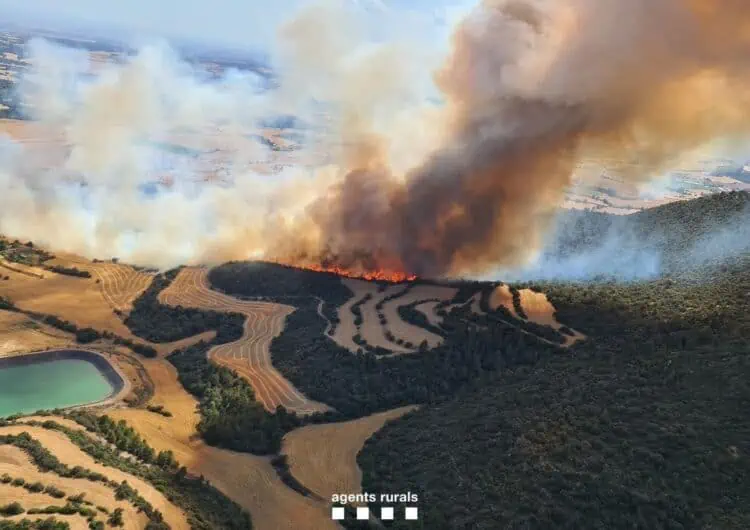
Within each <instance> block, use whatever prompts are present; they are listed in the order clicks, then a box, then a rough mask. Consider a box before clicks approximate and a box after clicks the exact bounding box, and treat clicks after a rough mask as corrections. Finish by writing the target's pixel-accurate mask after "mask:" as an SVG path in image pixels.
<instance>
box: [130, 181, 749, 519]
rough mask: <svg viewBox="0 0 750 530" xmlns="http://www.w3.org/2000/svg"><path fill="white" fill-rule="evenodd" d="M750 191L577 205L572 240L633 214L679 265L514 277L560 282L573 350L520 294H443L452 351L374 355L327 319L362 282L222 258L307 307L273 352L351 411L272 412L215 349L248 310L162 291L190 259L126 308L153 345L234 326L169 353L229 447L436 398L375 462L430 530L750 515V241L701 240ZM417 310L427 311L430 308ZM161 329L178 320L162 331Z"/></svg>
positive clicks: (310, 389) (383, 442)
mask: <svg viewBox="0 0 750 530" xmlns="http://www.w3.org/2000/svg"><path fill="white" fill-rule="evenodd" d="M748 204H750V201H749V200H748V194H743V193H732V194H722V195H717V196H712V197H708V198H704V199H699V200H696V201H690V202H685V203H674V204H670V205H666V206H664V207H660V208H656V209H652V210H648V211H644V212H642V213H639V214H635V215H633V216H629V217H627V218H622V217H613V216H604V215H601V214H594V213H590V212H587V213H584V214H580V215H577V216H576V217H575V219H574V220H573V221H572V225H571V226H573V228H572V229H570V230H568V232H567V239H566V238H564V237H563V238H560V239H559V241H558V247H557V248H555V249H553V251H554V252H557V253H558V254H560V255H571V254H575V253H576V252H579V251H581V250H585V249H587V248H594V247H596V245H597V244H598V242H599V241H600V240H601V238H603V237H606V236H607V234H610V233H611V231H612V230H613V229H616V230H617V231H618V232H620V233H628V234H630V235H631V236H632V237H634V238H635V239H636V240H637V241H639V242H641V243H643V245H644V248H653V249H656V250H658V251H659V252H660V253H661V254H662V256H663V259H664V274H663V275H662V276H661V277H659V278H657V279H654V280H650V281H640V282H615V281H609V280H604V279H602V280H600V281H597V282H591V283H561V282H535V283H533V284H531V283H527V284H517V285H513V286H511V287H512V288H511V291H512V293H513V294H514V302H516V304H515V305H518V299H517V298H518V297H517V289H519V288H524V287H525V288H532V289H537V290H541V291H543V292H545V293H547V295H548V296H549V298H550V300H551V301H552V302H553V304H554V305H555V307H556V308H557V312H558V314H557V317H558V320H560V321H561V322H563V323H565V324H566V325H568V326H570V327H572V328H574V329H577V330H579V331H582V332H583V333H585V334H587V335H588V337H589V338H588V340H586V341H584V342H582V343H578V344H576V345H575V346H573V347H572V348H570V349H562V348H560V347H558V346H555V344H559V343H561V342H562V341H563V339H564V337H563V335H562V334H561V333H559V332H555V331H554V330H551V329H549V328H544V327H539V326H535V325H534V324H533V323H528V322H526V323H524V322H522V321H518V320H517V319H514V318H513V316H512V315H511V314H510V313H509V312H507V311H504V310H502V309H501V310H498V311H494V312H491V313H490V314H488V315H483V316H477V315H474V314H473V313H472V312H471V311H470V310H469V309H468V308H467V307H463V308H460V307H459V308H454V309H453V310H451V311H450V312H447V311H446V309H445V307H446V306H445V305H443V306H442V307H443V309H442V311H443V314H444V315H443V316H444V322H443V324H442V326H441V327H440V328H439V329H436V330H435V331H439V332H440V334H441V335H443V336H444V337H445V342H444V343H443V344H442V345H441V346H439V347H438V348H435V349H433V350H431V351H429V353H426V354H425V353H422V354H416V355H405V356H396V357H385V358H379V357H378V356H377V355H374V353H373V352H365V353H363V354H359V355H356V354H352V353H351V352H349V351H348V350H346V349H344V348H341V347H340V346H338V345H337V344H336V343H335V342H333V341H332V340H331V339H330V338H329V337H326V336H325V335H324V333H323V331H324V329H325V326H326V322H325V321H324V319H322V318H321V317H320V315H319V314H318V308H319V307H320V306H319V304H320V303H321V300H322V301H324V303H323V305H322V311H323V313H324V314H325V315H326V316H327V317H328V318H329V319H330V320H332V321H333V323H334V325H335V323H336V321H335V318H334V317H335V312H336V308H337V307H338V306H340V305H341V304H342V303H343V302H344V301H345V300H347V299H348V298H349V297H350V296H351V293H350V292H349V291H348V289H346V288H345V287H344V286H343V284H342V283H341V282H340V280H339V279H338V278H337V277H335V276H333V275H327V274H321V273H316V272H311V271H301V270H298V269H293V268H289V267H283V266H279V265H274V264H268V263H244V262H235V263H229V264H226V265H222V266H220V267H217V268H215V269H212V271H211V272H210V274H209V280H210V281H211V283H212V286H213V288H215V289H218V290H220V291H222V292H225V293H227V294H230V295H234V296H238V297H248V298H260V299H267V300H272V301H278V302H284V303H290V304H292V305H294V306H295V307H296V308H297V309H296V311H294V312H293V313H292V314H291V315H290V316H289V317H287V322H286V327H285V328H284V331H283V332H282V333H281V335H280V336H279V337H277V338H276V339H274V341H273V342H272V344H271V353H272V357H273V363H274V365H275V366H276V367H277V369H278V370H279V371H280V372H281V373H282V374H283V375H284V376H285V377H286V378H288V379H289V380H290V381H291V382H292V383H293V384H294V385H295V386H296V387H297V388H299V389H300V390H301V391H302V392H304V393H305V394H306V395H308V396H309V397H310V398H312V399H315V400H318V401H322V402H325V403H327V404H329V405H331V406H333V407H334V408H335V412H332V413H328V414H325V415H316V416H313V417H310V418H305V419H303V418H298V417H296V416H295V415H293V414H288V413H286V412H284V411H281V410H279V411H277V413H276V414H268V413H267V412H266V411H264V410H263V409H262V407H261V406H260V405H259V404H258V403H257V402H255V399H254V395H253V392H252V388H250V386H249V385H248V384H247V383H246V382H245V381H244V380H243V379H242V378H240V377H238V376H236V375H235V374H233V373H232V372H231V371H229V370H226V369H223V368H219V367H216V366H214V365H212V364H211V363H210V362H208V361H207V360H206V352H207V350H208V348H210V347H211V346H212V345H213V344H218V343H220V342H226V341H228V340H235V339H236V338H237V337H238V336H239V335H238V333H241V323H242V322H241V318H242V317H241V316H240V315H234V316H233V315H226V314H219V313H216V314H214V312H210V311H201V310H186V309H184V308H165V306H161V305H160V304H159V303H158V301H157V296H158V292H159V291H160V290H161V289H163V288H165V287H166V286H167V285H168V284H169V281H171V278H173V274H172V275H171V276H170V275H166V276H161V277H160V280H159V282H154V284H153V285H152V286H151V288H150V289H149V290H148V291H147V292H146V293H144V295H143V296H142V297H141V298H140V299H139V301H138V302H137V303H136V306H137V310H135V311H134V312H133V313H131V316H130V318H129V319H128V321H127V322H128V325H129V326H130V327H131V329H132V330H133V331H134V332H136V334H140V335H141V336H144V337H146V338H151V339H152V340H154V339H155V338H158V339H160V340H175V339H176V338H182V337H184V336H188V335H191V334H195V333H197V332H200V331H205V330H206V329H221V330H223V331H222V332H221V333H220V334H219V335H218V336H217V337H216V338H215V339H214V340H213V341H212V342H211V343H200V344H197V345H195V346H192V347H190V348H187V349H185V350H182V351H179V352H177V353H175V354H174V355H173V356H171V357H170V361H171V362H172V363H173V364H175V366H176V367H177V369H178V372H179V374H180V379H181V381H182V383H183V384H184V385H185V387H186V388H187V389H188V390H189V391H190V392H192V393H193V394H195V395H196V396H198V398H199V399H200V402H201V413H202V422H201V427H200V429H201V433H202V435H203V436H204V438H206V439H207V440H208V441H209V442H210V443H212V444H216V445H220V446H224V447H229V448H233V449H236V450H242V451H251V452H261V453H273V452H275V451H276V450H277V449H278V444H279V442H280V440H281V437H282V436H283V434H284V433H285V432H288V430H290V429H292V428H295V427H297V426H299V425H301V424H302V423H304V422H308V421H332V420H340V419H347V418H353V417H359V416H362V415H366V414H369V413H372V412H376V411H379V410H384V409H388V408H392V407H395V406H399V405H404V404H413V403H421V404H423V405H426V406H423V407H422V408H421V409H420V410H419V411H417V412H415V413H412V414H410V415H408V416H407V417H405V418H403V419H401V420H398V421H396V422H394V423H393V424H391V425H389V426H387V427H386V428H385V429H384V430H383V431H381V432H380V433H378V434H377V435H376V436H375V437H374V438H373V439H372V440H370V441H369V442H368V444H367V445H366V448H365V450H364V451H363V452H362V453H361V454H360V457H359V461H360V465H361V467H362V469H363V472H364V489H365V490H366V491H416V492H419V493H420V499H421V502H420V509H421V513H422V519H421V521H420V525H421V526H422V527H423V528H430V529H433V528H434V529H441V528H445V529H463V528H466V529H470V528H471V529H474V528H476V529H482V528H488V529H489V528H550V527H555V528H571V529H572V528H576V529H577V528H709V527H710V528H746V527H750V526H749V525H748V523H750V519H749V518H748V517H750V516H749V515H748V514H750V509H748V506H750V502H748V501H750V498H748V495H749V494H748V491H747V489H746V488H743V487H742V486H743V485H744V484H747V483H750V480H748V479H750V477H748V473H747V472H748V469H747V463H746V458H744V456H743V455H746V454H748V452H749V451H750V446H749V445H748V442H747V440H749V439H750V438H749V437H748V434H750V432H748V429H750V421H748V418H747V412H746V411H747V410H748V408H747V405H748V404H749V403H750V393H749V392H748V390H749V389H748V384H747V381H750V378H749V377H748V376H750V373H748V366H749V365H748V362H747V361H746V359H747V353H749V351H750V347H749V346H748V338H750V330H749V328H748V326H750V317H748V316H747V315H748V311H747V309H748V305H749V304H750V272H749V271H750V265H748V260H747V258H746V256H742V255H740V256H739V257H736V258H734V259H731V260H722V261H721V263H714V262H713V261H712V260H711V259H706V260H703V261H702V262H701V263H700V266H699V267H696V266H695V260H691V261H689V262H686V261H684V260H683V256H684V254H683V251H684V249H689V248H694V247H695V246H696V245H700V243H701V241H703V240H704V239H705V238H706V236H707V235H708V234H710V233H711V232H712V231H713V230H715V229H716V228H717V227H720V226H721V225H722V224H724V223H727V222H731V221H732V220H736V218H737V216H738V215H740V214H741V213H743V212H745V211H747V208H748ZM613 227H615V228H613ZM709 258H710V256H709ZM458 287H459V292H458V294H457V295H456V297H455V298H454V300H453V302H454V303H457V302H465V301H468V300H469V299H470V298H471V297H472V295H474V294H475V293H477V292H481V293H482V305H483V307H485V308H486V307H487V297H488V293H489V290H490V286H489V285H488V284H481V283H476V282H467V283H461V284H458ZM400 313H401V315H402V317H403V318H405V319H406V320H407V321H410V322H412V323H415V324H417V325H425V322H424V319H423V318H422V317H420V315H421V314H420V313H419V312H417V311H416V310H414V308H413V307H405V308H401V310H400ZM162 324H164V329H166V330H168V331H167V332H163V331H152V330H151V328H152V327H157V326H158V327H159V328H161V327H162ZM518 328H522V329H526V330H527V331H530V332H532V333H534V334H537V335H541V336H542V337H544V338H545V339H548V340H549V341H550V342H551V343H548V342H544V341H541V340H539V339H537V338H535V337H533V336H530V335H527V334H524V333H522V332H521V331H520V330H519V329H518ZM561 331H563V333H565V332H566V331H565V329H563V330H561ZM399 524H401V525H403V524H404V523H398V522H396V523H393V526H394V527H398V525H399ZM413 527H414V525H413V524H412V525H411V526H410V528H413Z"/></svg>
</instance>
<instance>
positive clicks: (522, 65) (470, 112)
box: [293, 0, 750, 276]
mask: <svg viewBox="0 0 750 530" xmlns="http://www.w3.org/2000/svg"><path fill="white" fill-rule="evenodd" d="M436 82H437V84H438V86H439V87H440V88H441V90H442V91H443V93H444V95H445V99H446V102H447V103H446V104H447V105H448V106H449V109H450V118H449V119H450V128H451V131H452V133H451V135H450V141H449V142H448V143H447V144H446V145H443V146H436V150H435V151H434V153H433V154H432V155H431V156H430V157H429V158H428V159H427V160H425V161H424V163H423V164H421V165H420V166H419V167H416V168H414V169H413V170H411V171H410V172H409V173H408V174H407V175H406V176H405V178H404V179H397V178H395V177H394V175H393V174H392V172H391V170H390V169H389V168H388V167H387V164H386V162H385V161H384V160H383V157H381V156H379V150H378V148H377V146H378V139H377V138H369V139H368V141H367V142H365V143H361V144H359V145H356V146H355V147H354V148H353V149H354V150H353V153H354V154H353V155H352V156H350V164H351V166H350V168H349V172H348V174H347V176H346V178H345V179H344V180H343V182H342V183H341V184H340V185H339V186H338V187H337V188H336V189H333V190H329V193H328V194H327V195H325V196H324V197H323V198H321V199H320V200H318V201H317V202H316V203H315V204H314V206H313V207H312V208H311V209H310V212H309V213H310V219H309V220H308V221H309V222H311V223H313V224H314V225H315V226H316V228H317V231H318V233H319V234H321V238H320V242H319V244H318V248H316V249H314V250H313V251H312V252H308V253H307V254H306V255H304V256H295V257H294V258H293V259H297V260H316V261H318V262H321V261H324V262H326V263H334V264H337V265H340V266H343V267H360V268H363V269H373V268H384V269H389V270H402V271H406V272H410V273H415V274H418V275H423V276H440V275H446V274H461V273H479V272H482V271H484V270H486V269H487V268H489V267H492V266H496V265H506V266H507V265H516V264H519V263H520V262H522V261H523V260H525V259H526V258H528V257H529V255H530V253H532V252H533V251H534V250H535V249H537V248H538V247H539V245H540V244H541V240H542V236H543V234H544V232H545V229H546V228H548V226H549V223H550V219H551V217H552V214H553V213H554V211H555V209H556V208H557V207H558V206H559V204H560V202H561V200H562V197H563V194H564V191H565V190H566V188H567V187H568V186H569V185H570V184H571V178H572V175H573V173H574V170H575V168H576V165H577V164H578V163H579V162H581V161H583V160H591V159H594V160H599V161H601V163H602V164H603V165H605V166H607V169H608V170H609V171H618V172H619V173H620V174H621V175H622V176H623V177H625V178H627V179H630V180H631V181H633V182H637V181H640V180H646V179H648V178H649V177H651V176H652V175H653V174H654V172H655V171H658V170H661V169H664V168H667V167H668V166H669V164H670V162H672V161H673V160H675V159H676V158H677V157H679V156H680V155H681V154H684V153H685V152H686V151H689V150H691V149H694V148H697V147H699V146H701V145H703V144H705V143H706V142H709V141H711V140H713V139H716V138H721V137H729V138H737V137H742V136H744V135H746V134H747V133H748V130H750V120H749V119H748V118H749V117H750V112H749V111H750V93H749V92H748V91H749V90H750V9H748V4H747V1H746V0H722V1H716V0H628V1H627V2H624V1H622V0H568V1H546V2H545V1H541V0H540V1H531V0H508V1H503V0H495V1H489V0H488V1H485V2H484V3H482V4H481V5H480V6H479V7H478V8H477V9H476V11H475V12H474V13H472V14H471V15H470V16H469V17H468V18H467V19H466V20H465V21H464V22H463V23H462V24H461V26H460V27H459V28H458V29H457V31H456V34H455V36H454V48H453V51H452V55H451V57H450V58H449V60H448V62H447V64H446V65H445V67H444V69H443V70H442V71H440V72H438V73H437V74H436ZM308 248H309V247H308Z"/></svg>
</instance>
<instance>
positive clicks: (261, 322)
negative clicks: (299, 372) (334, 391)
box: [159, 268, 328, 414]
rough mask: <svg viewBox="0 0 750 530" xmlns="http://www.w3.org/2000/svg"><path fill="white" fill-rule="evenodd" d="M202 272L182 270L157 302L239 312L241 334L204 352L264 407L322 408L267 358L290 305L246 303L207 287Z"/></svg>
mask: <svg viewBox="0 0 750 530" xmlns="http://www.w3.org/2000/svg"><path fill="white" fill-rule="evenodd" d="M207 272H208V271H207V270H206V269H204V268H185V269H182V270H181V271H180V273H179V274H178V276H177V278H175V280H174V281H173V282H172V284H171V285H170V286H169V288H167V289H165V290H164V291H162V292H161V293H160V295H159V301H161V302H162V303H164V304H169V305H173V306H176V305H181V306H183V307H200V308H203V309H212V310H216V311H230V312H235V313H241V314H243V315H245V317H246V319H245V325H244V328H245V333H244V334H243V336H242V337H241V338H240V339H239V340H237V341H235V342H231V343H228V344H220V345H218V346H215V347H214V348H212V349H211V350H210V351H209V357H210V358H211V359H213V360H215V361H216V362H217V363H219V364H222V365H224V366H227V367H229V368H231V369H232V370H234V371H236V372H237V373H238V374H240V375H241V376H243V377H244V378H246V379H247V380H248V381H249V382H250V384H251V385H252V387H253V389H254V390H255V394H256V397H257V399H258V401H260V402H261V403H262V404H263V406H264V407H265V408H266V409H267V410H269V411H275V410H276V407H278V406H279V405H281V406H283V407H284V408H286V409H288V410H293V411H295V412H297V413H299V414H310V413H313V412H321V411H325V410H328V407H327V406H326V405H324V404H322V403H318V402H316V401H312V400H309V399H307V398H306V397H305V396H303V395H302V393H300V392H299V391H298V390H297V389H296V388H294V386H293V385H292V384H291V383H290V382H289V381H287V380H286V379H285V378H284V377H283V376H282V375H281V374H280V373H279V372H278V371H277V370H276V369H275V368H274V367H273V364H272V362H271V352H270V349H269V348H270V345H271V341H272V340H273V338H274V337H276V336H278V335H279V334H280V333H281V331H282V329H283V327H284V321H285V319H286V317H287V315H289V314H290V313H291V312H292V311H294V308H293V307H291V306H287V305H282V304H274V303H269V302H247V301H243V300H238V299H236V298H232V297H231V296H227V295H225V294H222V293H218V292H216V291H213V290H211V288H210V286H209V285H208V279H207Z"/></svg>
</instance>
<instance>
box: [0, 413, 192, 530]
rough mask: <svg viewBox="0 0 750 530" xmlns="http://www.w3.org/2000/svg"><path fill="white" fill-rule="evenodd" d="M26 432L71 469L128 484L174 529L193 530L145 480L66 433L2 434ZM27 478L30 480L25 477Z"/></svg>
mask: <svg viewBox="0 0 750 530" xmlns="http://www.w3.org/2000/svg"><path fill="white" fill-rule="evenodd" d="M22 432H26V433H28V434H29V435H30V436H31V437H32V438H34V439H35V440H37V441H38V442H39V443H41V444H42V445H43V446H44V447H46V448H48V449H50V451H52V452H53V454H54V455H55V456H56V457H57V458H58V459H59V460H60V462H62V463H63V464H65V465H67V466H70V467H75V466H81V467H83V468H85V469H88V470H90V471H94V472H98V473H101V474H103V475H105V476H106V477H107V478H109V479H110V480H115V481H117V482H122V481H127V482H128V483H129V484H130V485H131V486H133V487H134V488H135V489H137V490H138V493H139V494H140V495H141V496H142V497H143V498H144V499H146V500H147V501H148V502H149V503H151V505H152V506H153V507H154V508H155V509H157V510H159V511H160V512H162V515H163V516H164V520H165V521H166V522H167V523H168V524H169V525H170V526H171V527H172V528H174V529H175V530H177V529H180V528H189V526H188V523H187V519H186V518H185V515H184V514H183V513H182V510H180V509H179V508H177V507H176V506H174V505H173V504H172V503H170V502H169V501H168V500H167V499H166V498H165V497H164V495H162V494H161V493H160V492H159V491H157V490H156V488H154V487H153V486H152V485H151V484H149V483H148V482H145V481H143V480H142V479H140V478H138V477H135V476H133V475H129V474H127V473H124V472H122V471H120V470H119V469H115V468H112V467H106V466H104V465H102V464H99V463H97V462H95V461H94V459H93V458H92V457H91V456H89V455H88V454H86V453H84V452H83V451H81V450H80V449H79V448H78V446H76V445H75V444H73V442H71V441H70V439H68V437H67V436H65V435H64V434H63V433H60V432H57V431H52V430H48V429H43V428H41V427H34V426H30V425H8V426H5V427H0V434H14V435H18V434H20V433H22ZM6 465H7V464H6ZM26 467H33V466H31V463H30V462H29V465H28V466H26ZM17 471H20V470H17ZM33 471H34V470H32V469H30V470H29V471H28V472H29V473H32V474H33ZM2 472H6V473H8V474H9V475H12V474H11V473H10V472H9V471H0V473H2ZM22 476H23V475H22ZM44 476H45V477H47V476H51V474H50V473H47V474H44ZM24 478H26V477H25V476H24ZM36 480H39V481H40V482H43V481H42V480H41V479H40V478H36V479H34V480H33V481H36ZM71 480H72V479H71ZM83 482H85V483H86V484H87V485H89V484H92V482H91V481H87V480H84V481H83ZM104 487H106V486H104ZM60 488H61V489H63V488H62V486H60ZM87 491H88V490H87V489H81V490H80V491H79V493H80V492H87ZM110 491H112V490H110Z"/></svg>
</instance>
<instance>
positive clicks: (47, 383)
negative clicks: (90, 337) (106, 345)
mask: <svg viewBox="0 0 750 530" xmlns="http://www.w3.org/2000/svg"><path fill="white" fill-rule="evenodd" d="M123 385H124V383H123V381H122V378H121V377H120V376H119V374H118V373H117V372H116V371H115V370H114V369H113V368H112V366H111V365H110V364H109V363H108V362H107V361H106V360H105V359H104V358H103V357H100V356H99V355H96V354H95V353H91V352H87V351H83V350H55V351H49V352H41V353H36V354H33V355H23V356H19V357H11V358H7V359H0V418H3V417H5V416H10V415H12V414H17V413H21V414H28V413H32V412H36V411H37V410H42V409H55V408H66V407H73V406H76V405H87V404H90V403H95V402H97V401H102V400H104V399H108V398H110V397H112V396H114V395H115V394H116V393H117V392H119V391H120V389H122V387H123Z"/></svg>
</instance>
